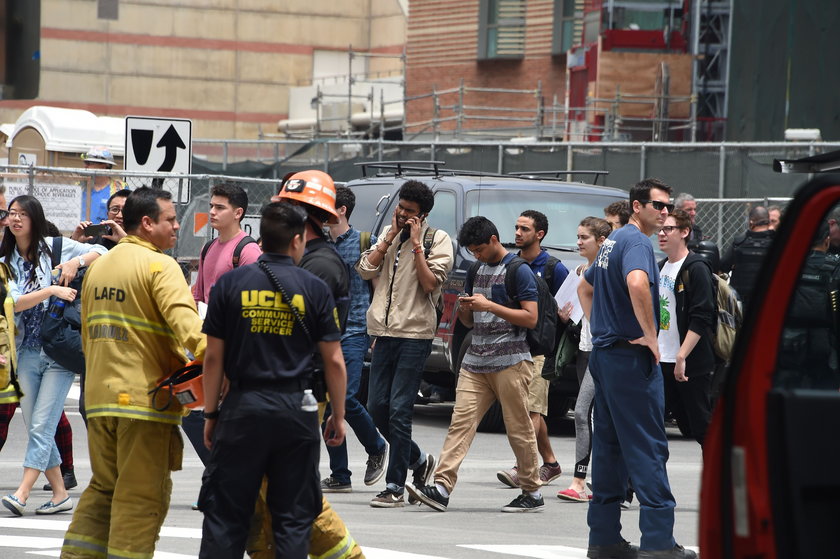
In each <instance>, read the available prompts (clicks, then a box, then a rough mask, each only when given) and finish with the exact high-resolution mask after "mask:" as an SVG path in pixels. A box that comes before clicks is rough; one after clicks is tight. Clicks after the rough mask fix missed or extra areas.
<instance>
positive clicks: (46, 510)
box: [35, 497, 73, 514]
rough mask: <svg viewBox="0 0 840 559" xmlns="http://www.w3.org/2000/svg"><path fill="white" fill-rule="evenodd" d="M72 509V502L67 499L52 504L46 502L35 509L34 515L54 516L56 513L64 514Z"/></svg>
mask: <svg viewBox="0 0 840 559" xmlns="http://www.w3.org/2000/svg"><path fill="white" fill-rule="evenodd" d="M72 508H73V500H72V499H71V498H70V497H67V498H66V499H64V500H63V501H61V502H58V503H53V502H52V501H48V502H46V503H44V504H43V505H41V506H40V507H38V508H37V509H35V514H55V513H57V512H64V511H66V510H70V509H72Z"/></svg>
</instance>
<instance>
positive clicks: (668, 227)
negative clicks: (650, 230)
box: [656, 225, 679, 235]
mask: <svg viewBox="0 0 840 559" xmlns="http://www.w3.org/2000/svg"><path fill="white" fill-rule="evenodd" d="M674 229H679V227H677V226H676V225H663V226H662V229H660V230H659V231H657V232H656V234H657V235H658V234H660V233H665V234H666V235H670V234H671V232H672V231H673V230H674Z"/></svg>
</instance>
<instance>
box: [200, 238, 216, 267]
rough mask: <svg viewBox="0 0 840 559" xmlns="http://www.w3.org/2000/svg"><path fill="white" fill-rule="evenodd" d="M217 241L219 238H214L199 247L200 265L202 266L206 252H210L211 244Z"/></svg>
mask: <svg viewBox="0 0 840 559" xmlns="http://www.w3.org/2000/svg"><path fill="white" fill-rule="evenodd" d="M218 239H219V237H216V238H215V239H210V240H209V241H207V242H206V243H204V246H203V247H201V258H200V261H201V264H204V259H205V258H206V257H207V251H208V250H210V246H211V245H212V244H213V243H215V242H216V241H217V240H218Z"/></svg>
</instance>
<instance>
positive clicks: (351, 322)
mask: <svg viewBox="0 0 840 559" xmlns="http://www.w3.org/2000/svg"><path fill="white" fill-rule="evenodd" d="M361 236H362V234H361V233H360V232H359V231H357V230H355V229H353V226H352V225H351V226H350V229H348V230H347V231H345V232H344V234H343V235H340V236H339V237H338V238H337V239H336V240H335V249H336V250H337V251H338V254H339V255H340V256H341V259H342V260H344V263H345V264H346V265H347V270H348V272H349V273H350V313H349V314H348V315H347V329H346V331H345V332H344V336H349V335H352V334H364V333H366V332H367V318H366V314H367V310H368V307H369V306H370V287H369V284H368V282H366V281H365V280H363V279H362V278H361V276H359V273H358V272H357V271H356V262H358V261H359V256H361V254H362V251H361ZM375 244H376V236H375V235H373V234H371V236H370V246H373V245H375Z"/></svg>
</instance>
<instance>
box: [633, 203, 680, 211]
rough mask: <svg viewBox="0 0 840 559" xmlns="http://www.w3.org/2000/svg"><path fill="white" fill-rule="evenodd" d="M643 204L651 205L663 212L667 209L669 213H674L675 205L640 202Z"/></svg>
mask: <svg viewBox="0 0 840 559" xmlns="http://www.w3.org/2000/svg"><path fill="white" fill-rule="evenodd" d="M639 202H641V203H642V204H650V205H651V206H653V209H654V210H656V211H658V212H661V211H662V210H663V209H665V208H667V209H668V213H672V212H673V211H674V204H668V203H667V202H660V201H659V200H639Z"/></svg>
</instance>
